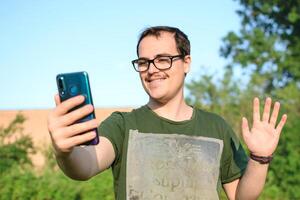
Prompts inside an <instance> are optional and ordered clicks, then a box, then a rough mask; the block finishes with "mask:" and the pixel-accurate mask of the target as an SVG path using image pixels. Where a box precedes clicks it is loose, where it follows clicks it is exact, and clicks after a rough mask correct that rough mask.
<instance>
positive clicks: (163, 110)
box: [147, 95, 193, 121]
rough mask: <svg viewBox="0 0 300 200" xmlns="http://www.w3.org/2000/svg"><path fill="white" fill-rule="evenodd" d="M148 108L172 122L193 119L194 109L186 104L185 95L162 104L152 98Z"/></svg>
mask: <svg viewBox="0 0 300 200" xmlns="http://www.w3.org/2000/svg"><path fill="white" fill-rule="evenodd" d="M147 105H148V107H149V108H151V110H152V111H154V112H155V113H156V114H158V115H159V116H161V117H164V118H167V119H169V120H172V121H184V120H189V119H191V118H192V115H193V108H192V107H191V106H189V105H187V104H186V102H185V101H184V98H183V95H182V97H180V98H173V99H172V100H170V101H168V102H167V103H161V102H158V101H155V100H153V99H151V98H150V100H149V102H148V104H147Z"/></svg>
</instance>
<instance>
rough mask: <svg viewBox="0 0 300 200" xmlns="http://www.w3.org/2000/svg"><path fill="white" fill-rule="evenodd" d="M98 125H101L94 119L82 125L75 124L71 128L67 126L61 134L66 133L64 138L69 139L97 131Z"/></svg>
mask: <svg viewBox="0 0 300 200" xmlns="http://www.w3.org/2000/svg"><path fill="white" fill-rule="evenodd" d="M98 125H99V123H98V120H96V119H93V120H89V121H87V122H82V123H77V124H73V125H71V126H67V127H65V128H63V130H62V131H61V132H63V133H64V136H63V137H65V138H69V137H72V136H75V135H78V134H81V133H85V132H88V131H90V130H92V129H95V128H97V127H98Z"/></svg>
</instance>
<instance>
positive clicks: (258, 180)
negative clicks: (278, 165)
mask: <svg viewBox="0 0 300 200" xmlns="http://www.w3.org/2000/svg"><path fill="white" fill-rule="evenodd" d="M268 167H269V164H260V163H258V162H257V161H254V160H252V159H249V162H248V165H247V169H246V171H245V174H244V175H243V176H242V178H241V180H240V181H239V184H238V186H237V192H236V199H246V200H248V199H249V200H252V199H257V198H258V197H259V195H260V193H261V192H262V190H263V188H264V185H265V181H266V177H267V172H268Z"/></svg>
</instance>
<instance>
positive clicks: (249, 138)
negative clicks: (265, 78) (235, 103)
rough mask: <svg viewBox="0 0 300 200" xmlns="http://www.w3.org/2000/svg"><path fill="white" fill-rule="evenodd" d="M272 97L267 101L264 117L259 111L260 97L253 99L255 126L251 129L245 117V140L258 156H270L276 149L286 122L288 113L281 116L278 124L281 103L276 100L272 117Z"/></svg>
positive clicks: (243, 126) (243, 129)
mask: <svg viewBox="0 0 300 200" xmlns="http://www.w3.org/2000/svg"><path fill="white" fill-rule="evenodd" d="M271 104H272V100H271V98H267V99H266V101H265V107H264V112H263V115H262V119H261V118H260V112H259V99H258V98H254V100H253V126H252V128H251V129H249V125H248V120H247V119H246V118H243V122H242V133H243V138H244V141H245V143H246V145H247V147H248V149H249V151H250V152H251V153H252V154H254V155H257V156H270V155H272V154H273V152H274V151H275V149H276V147H277V145H278V141H279V137H280V133H281V130H282V128H283V126H284V124H285V122H286V119H287V115H286V114H284V115H283V116H282V117H281V120H280V122H279V123H278V125H277V126H276V121H277V118H278V113H279V108H280V104H279V102H276V103H275V104H274V109H273V112H272V115H271V117H270V113H271V112H270V111H271Z"/></svg>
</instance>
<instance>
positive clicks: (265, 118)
mask: <svg viewBox="0 0 300 200" xmlns="http://www.w3.org/2000/svg"><path fill="white" fill-rule="evenodd" d="M271 104H272V99H271V98H270V97H268V98H267V99H266V101H265V108H264V113H263V118H262V120H263V121H264V122H269V118H270V110H271Z"/></svg>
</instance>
